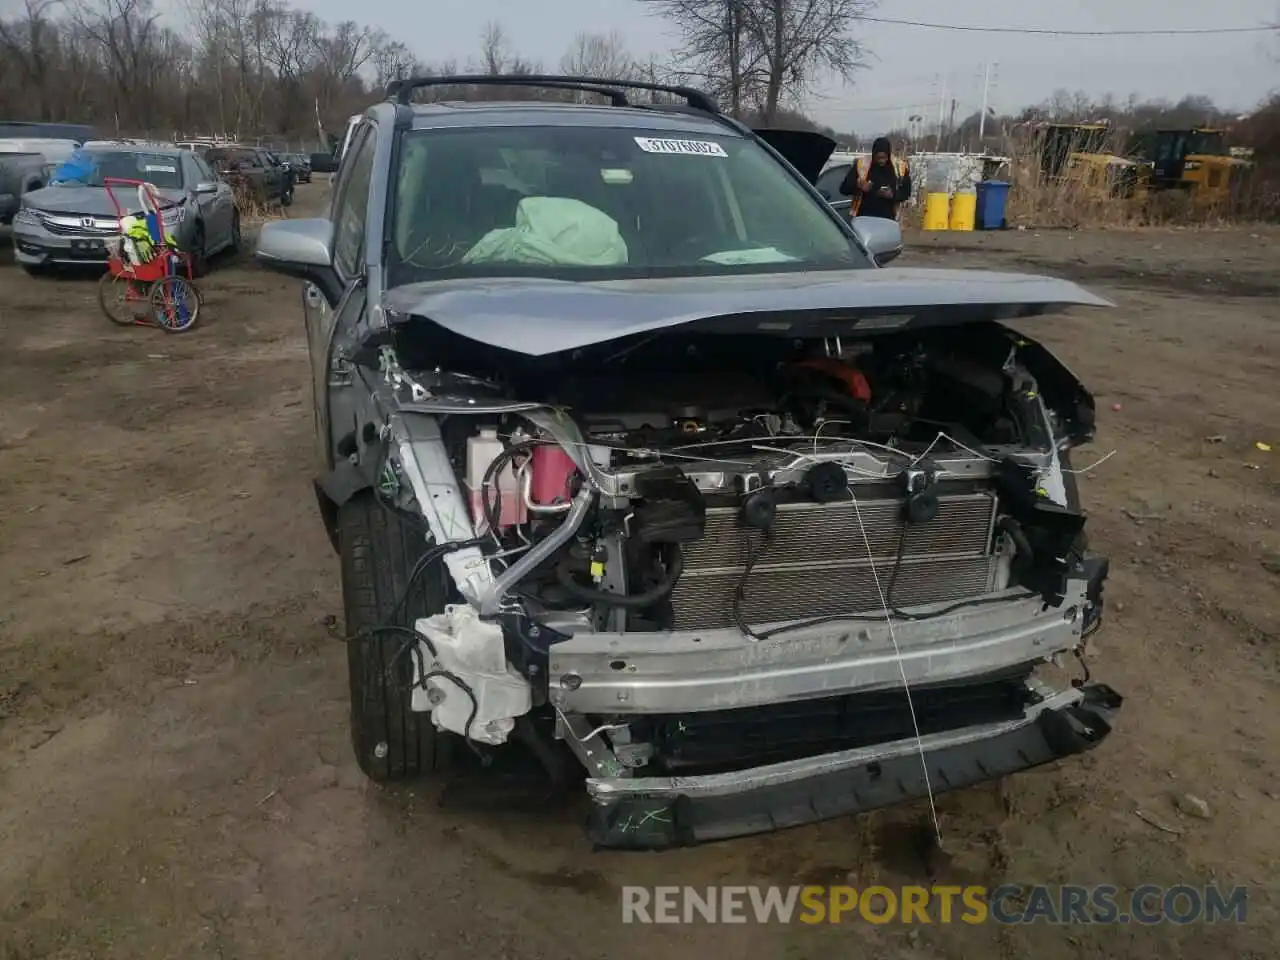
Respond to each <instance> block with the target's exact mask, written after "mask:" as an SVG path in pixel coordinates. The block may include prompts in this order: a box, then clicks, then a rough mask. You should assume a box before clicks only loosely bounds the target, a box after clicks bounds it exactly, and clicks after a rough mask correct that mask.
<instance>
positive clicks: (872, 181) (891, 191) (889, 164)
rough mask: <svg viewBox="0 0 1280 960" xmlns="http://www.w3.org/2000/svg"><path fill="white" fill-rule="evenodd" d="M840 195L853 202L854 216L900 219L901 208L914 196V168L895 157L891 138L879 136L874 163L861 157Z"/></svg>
mask: <svg viewBox="0 0 1280 960" xmlns="http://www.w3.org/2000/svg"><path fill="white" fill-rule="evenodd" d="M840 192H841V193H843V194H844V195H845V196H847V197H850V198H852V200H853V203H852V204H851V206H850V209H849V213H850V215H851V216H854V217H883V218H884V219H886V220H897V219H898V207H899V206H900V205H901V204H903V203H906V201H907V198H908V197H910V196H911V169H910V167H908V166H907V162H906V161H905V160H900V159H898V158H897V157H895V156H894V155H893V149H892V147H891V146H890V144H889V138H888V137H877V138H876V141H875V143H873V144H872V145H871V161H870V163H868V162H867V160H866V159H864V158H859V160H858V161H857V162H856V163H855V164H854V165H853V166H852V167H850V168H849V172H848V174H846V175H845V178H844V182H843V183H842V184H840Z"/></svg>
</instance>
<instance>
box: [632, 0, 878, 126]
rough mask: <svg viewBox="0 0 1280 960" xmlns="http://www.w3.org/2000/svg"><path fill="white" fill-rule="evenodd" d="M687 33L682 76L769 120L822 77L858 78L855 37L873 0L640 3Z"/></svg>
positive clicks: (737, 109)
mask: <svg viewBox="0 0 1280 960" xmlns="http://www.w3.org/2000/svg"><path fill="white" fill-rule="evenodd" d="M642 2H645V3H649V4H650V5H651V6H652V7H653V8H654V9H655V10H656V11H658V12H659V13H661V15H662V16H664V17H666V18H667V19H669V20H671V21H672V22H673V23H675V24H676V25H677V26H678V27H679V28H680V30H681V32H682V33H683V34H684V36H685V42H684V44H683V46H682V47H681V50H680V53H681V59H682V60H683V61H685V66H684V68H683V69H682V71H681V72H682V73H684V74H685V75H686V76H688V77H690V78H693V79H699V80H701V81H702V82H703V83H704V84H705V85H706V86H708V87H709V88H710V89H711V90H712V91H713V92H715V93H717V94H718V95H719V96H721V98H722V99H728V101H729V107H730V111H731V112H732V113H733V114H734V115H735V116H739V115H741V112H742V110H743V108H744V106H745V104H747V103H748V102H753V103H754V104H755V105H756V106H757V107H758V108H759V110H760V111H761V113H762V114H763V116H764V118H765V121H766V122H769V123H771V122H772V121H773V120H774V118H775V117H776V116H777V113H778V108H779V106H780V105H781V104H782V103H783V101H784V100H789V101H791V102H793V103H795V102H798V101H799V99H800V98H801V97H802V96H803V95H804V94H805V93H807V92H808V91H809V90H810V89H811V88H812V86H813V84H814V83H816V82H817V81H818V80H820V79H822V78H823V77H824V76H831V75H834V76H837V77H840V78H842V79H844V80H846V81H849V80H852V78H853V76H854V74H855V73H856V72H857V70H858V69H859V68H860V67H862V66H863V65H864V64H865V61H866V50H865V48H864V47H863V45H862V44H861V43H860V42H859V41H858V40H857V39H856V38H855V37H854V36H853V28H854V26H855V23H856V21H857V20H858V18H859V17H861V16H863V15H864V14H866V13H867V12H869V11H870V10H871V9H872V7H873V6H874V0H642Z"/></svg>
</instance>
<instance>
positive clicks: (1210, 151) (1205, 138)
mask: <svg viewBox="0 0 1280 960" xmlns="http://www.w3.org/2000/svg"><path fill="white" fill-rule="evenodd" d="M1226 152H1227V147H1226V142H1225V139H1224V137H1223V136H1222V134H1221V133H1220V132H1218V131H1216V130H1196V131H1193V132H1192V134H1191V136H1190V137H1188V138H1187V153H1189V154H1200V155H1201V156H1209V157H1220V156H1224V155H1225V154H1226Z"/></svg>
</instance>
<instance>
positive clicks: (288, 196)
mask: <svg viewBox="0 0 1280 960" xmlns="http://www.w3.org/2000/svg"><path fill="white" fill-rule="evenodd" d="M280 206H282V207H291V206H293V187H289V188H288V189H287V190H285V192H284V193H283V194H282V195H281V197H280Z"/></svg>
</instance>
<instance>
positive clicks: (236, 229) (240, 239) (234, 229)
mask: <svg viewBox="0 0 1280 960" xmlns="http://www.w3.org/2000/svg"><path fill="white" fill-rule="evenodd" d="M243 245H244V235H243V234H242V233H241V232H240V211H239V210H233V211H232V212H231V242H230V244H228V245H227V249H228V250H229V251H230V252H231V253H232V254H233V255H234V254H237V253H239V252H240V248H241V247H242V246H243Z"/></svg>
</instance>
